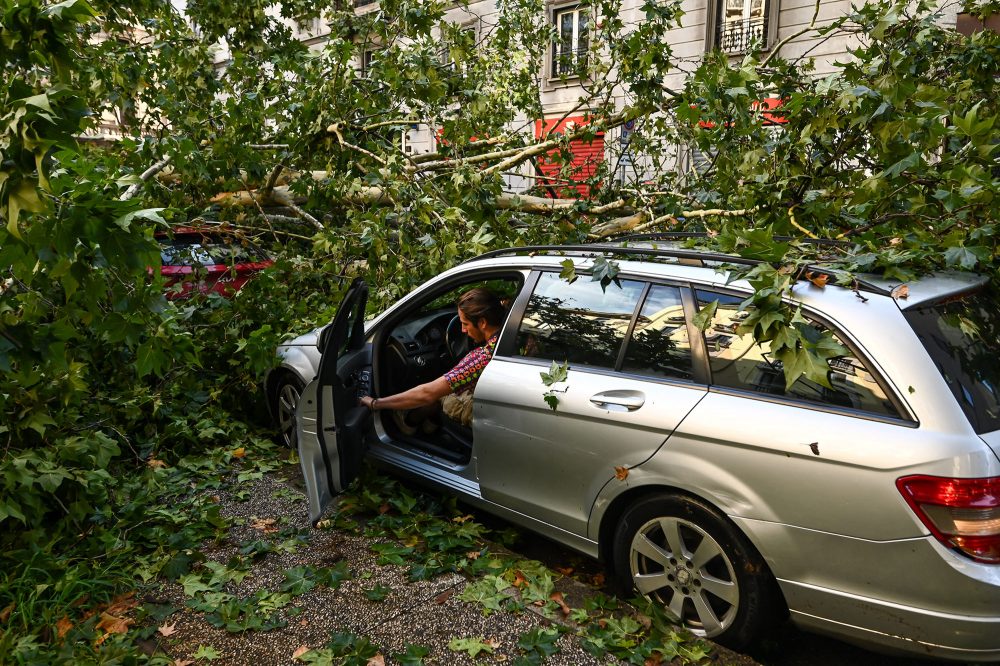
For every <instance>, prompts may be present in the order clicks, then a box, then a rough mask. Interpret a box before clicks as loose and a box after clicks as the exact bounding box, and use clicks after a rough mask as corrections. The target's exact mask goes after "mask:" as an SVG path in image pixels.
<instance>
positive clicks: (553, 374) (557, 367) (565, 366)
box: [538, 361, 569, 386]
mask: <svg viewBox="0 0 1000 666" xmlns="http://www.w3.org/2000/svg"><path fill="white" fill-rule="evenodd" d="M538 374H539V376H540V377H541V378H542V383H543V384H545V385H546V386H552V385H553V384H558V383H559V382H564V381H566V378H567V377H568V376H569V361H566V362H564V363H556V362H555V361H552V365H551V366H549V371H548V372H540V373H538Z"/></svg>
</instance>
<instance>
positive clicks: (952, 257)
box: [944, 245, 979, 270]
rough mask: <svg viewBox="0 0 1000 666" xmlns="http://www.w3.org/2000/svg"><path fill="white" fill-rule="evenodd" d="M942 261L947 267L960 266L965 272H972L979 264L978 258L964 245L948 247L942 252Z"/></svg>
mask: <svg viewBox="0 0 1000 666" xmlns="http://www.w3.org/2000/svg"><path fill="white" fill-rule="evenodd" d="M944 259H945V261H947V262H948V265H949V266H956V265H957V266H960V267H961V268H964V269H966V270H972V269H973V268H975V267H976V264H978V263H979V257H978V256H976V254H975V253H974V252H972V251H971V250H970V249H969V248H967V247H965V246H964V245H958V246H955V247H949V248H948V249H947V250H945V251H944Z"/></svg>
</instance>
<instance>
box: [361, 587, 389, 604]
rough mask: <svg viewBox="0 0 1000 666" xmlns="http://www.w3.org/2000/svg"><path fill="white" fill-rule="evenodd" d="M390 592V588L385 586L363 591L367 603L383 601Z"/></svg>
mask: <svg viewBox="0 0 1000 666" xmlns="http://www.w3.org/2000/svg"><path fill="white" fill-rule="evenodd" d="M390 592H392V588H389V587H386V586H385V585H376V586H375V587H373V588H371V589H369V590H365V598H366V599H368V601H384V600H385V598H386V597H388V596H389V593H390Z"/></svg>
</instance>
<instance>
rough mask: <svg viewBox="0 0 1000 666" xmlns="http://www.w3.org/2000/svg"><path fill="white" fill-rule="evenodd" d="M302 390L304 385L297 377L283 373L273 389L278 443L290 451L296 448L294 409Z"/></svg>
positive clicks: (297, 404)
mask: <svg viewBox="0 0 1000 666" xmlns="http://www.w3.org/2000/svg"><path fill="white" fill-rule="evenodd" d="M303 388H305V383H304V382H303V381H302V380H301V379H299V377H298V376H297V375H294V374H292V373H290V372H285V373H283V374H282V375H281V378H280V379H279V380H278V383H277V386H276V387H275V389H274V397H273V400H274V402H273V406H274V408H273V410H272V412H273V414H274V419H275V422H276V424H277V426H278V435H277V439H278V443H279V444H281V445H283V446H287V447H288V448H290V449H294V448H296V447H297V446H298V438H297V436H296V434H295V409H296V407H298V406H299V398H300V397H301V396H302V389H303Z"/></svg>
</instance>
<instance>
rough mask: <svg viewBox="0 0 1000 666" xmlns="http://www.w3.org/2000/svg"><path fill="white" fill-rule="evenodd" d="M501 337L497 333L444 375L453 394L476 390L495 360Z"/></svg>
mask: <svg viewBox="0 0 1000 666" xmlns="http://www.w3.org/2000/svg"><path fill="white" fill-rule="evenodd" d="M499 337H500V334H499V333H496V334H495V335H493V337H491V338H490V339H489V340H487V341H486V344H485V345H483V346H482V347H476V348H475V349H473V350H472V351H470V352H469V353H468V354H466V355H465V357H464V358H463V359H462V360H461V361H459V362H458V365H456V366H455V367H454V368H452V369H451V370H449V371H448V372H446V373H444V378H445V379H446V380H448V385H449V386H450V387H451V390H452V393H465V392H466V391H471V390H472V389H474V388H476V382H477V381H479V375H481V374H483V370H484V369H485V368H486V364H487V363H489V362H490V359H491V358H493V350H494V349H496V346H497V339H498V338H499Z"/></svg>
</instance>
